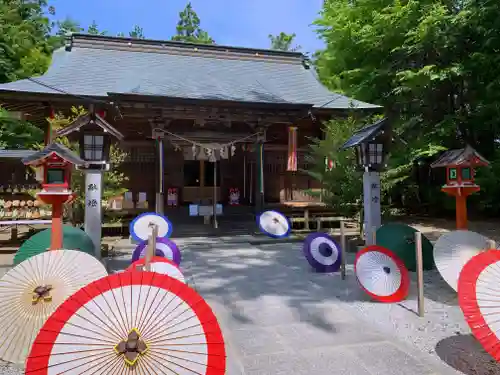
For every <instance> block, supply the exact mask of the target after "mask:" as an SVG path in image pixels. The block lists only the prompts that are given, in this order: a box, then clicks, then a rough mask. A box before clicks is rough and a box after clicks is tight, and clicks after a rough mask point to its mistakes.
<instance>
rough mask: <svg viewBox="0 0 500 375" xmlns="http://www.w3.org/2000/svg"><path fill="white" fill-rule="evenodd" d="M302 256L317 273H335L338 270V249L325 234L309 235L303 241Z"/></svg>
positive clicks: (339, 254)
mask: <svg viewBox="0 0 500 375" xmlns="http://www.w3.org/2000/svg"><path fill="white" fill-rule="evenodd" d="M303 252H304V255H305V257H306V259H307V261H308V262H309V264H310V265H311V267H313V268H314V269H315V270H316V271H318V272H336V271H338V270H339V268H340V263H341V253H340V247H339V245H337V243H336V242H335V241H334V239H333V238H332V237H330V236H329V235H327V234H325V233H311V234H310V235H308V236H307V237H306V239H305V240H304V246H303Z"/></svg>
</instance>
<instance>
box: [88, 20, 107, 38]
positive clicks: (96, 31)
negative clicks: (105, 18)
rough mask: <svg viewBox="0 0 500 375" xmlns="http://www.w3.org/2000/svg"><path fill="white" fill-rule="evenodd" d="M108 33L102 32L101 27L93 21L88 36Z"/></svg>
mask: <svg viewBox="0 0 500 375" xmlns="http://www.w3.org/2000/svg"><path fill="white" fill-rule="evenodd" d="M107 33H108V32H107V31H100V30H99V26H98V25H97V23H96V22H95V20H94V21H92V24H91V25H90V26H89V27H88V28H87V34H91V35H106V34H107Z"/></svg>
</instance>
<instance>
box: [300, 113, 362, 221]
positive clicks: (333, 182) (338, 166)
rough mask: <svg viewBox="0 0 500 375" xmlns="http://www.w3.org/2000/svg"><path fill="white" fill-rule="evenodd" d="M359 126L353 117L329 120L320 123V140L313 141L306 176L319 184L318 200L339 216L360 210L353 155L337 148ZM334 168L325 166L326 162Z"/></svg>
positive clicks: (360, 181)
mask: <svg viewBox="0 0 500 375" xmlns="http://www.w3.org/2000/svg"><path fill="white" fill-rule="evenodd" d="M359 125H360V123H359V122H358V121H357V120H356V119H355V118H354V117H349V118H347V119H339V120H331V121H328V122H326V123H325V124H324V134H325V137H324V139H321V140H320V139H314V140H313V143H312V145H311V154H310V155H309V157H308V158H309V162H311V165H313V167H312V168H311V169H309V170H308V171H307V173H308V174H309V175H310V176H312V177H314V178H316V179H318V180H319V181H321V182H322V185H323V191H322V200H323V202H325V203H327V204H328V205H329V206H330V207H332V208H333V209H334V210H335V212H337V213H338V214H339V215H345V216H354V215H356V214H357V213H358V212H359V211H360V209H361V202H362V199H361V197H362V192H363V186H362V180H361V178H360V173H358V172H357V171H356V164H355V160H354V154H353V153H352V152H350V151H342V150H341V149H340V148H341V146H342V144H343V143H344V142H345V140H346V139H347V138H349V137H350V136H351V134H352V129H353V128H354V127H356V126H359ZM329 160H332V161H333V162H334V167H333V168H331V169H330V168H329V167H328V165H327V164H328V161H329Z"/></svg>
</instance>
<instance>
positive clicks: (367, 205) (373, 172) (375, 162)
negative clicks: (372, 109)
mask: <svg viewBox="0 0 500 375" xmlns="http://www.w3.org/2000/svg"><path fill="white" fill-rule="evenodd" d="M391 142H392V135H391V130H390V127H389V121H388V120H387V119H386V118H383V119H381V120H378V121H377V122H375V123H373V124H371V125H368V126H365V127H364V128H362V129H360V130H358V131H357V132H356V133H354V135H353V136H352V137H351V138H349V139H348V140H347V142H346V143H344V145H343V146H342V149H343V150H345V149H348V148H354V151H355V154H356V164H357V167H358V169H359V170H361V171H363V207H364V226H365V242H366V245H367V246H368V245H374V244H375V241H374V237H375V236H374V232H375V231H376V230H377V229H378V228H379V227H380V226H381V224H382V215H381V211H380V172H381V171H383V170H384V168H385V167H386V166H387V165H386V161H387V157H388V151H389V145H390V143H391Z"/></svg>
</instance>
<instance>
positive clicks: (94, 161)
mask: <svg viewBox="0 0 500 375" xmlns="http://www.w3.org/2000/svg"><path fill="white" fill-rule="evenodd" d="M79 145H80V157H81V158H82V159H83V160H85V161H86V162H87V163H88V164H89V167H90V166H92V167H93V168H92V169H103V170H109V150H110V148H111V138H110V135H109V133H108V132H107V131H104V130H102V131H89V130H85V129H84V130H83V131H82V132H81V134H80V140H79Z"/></svg>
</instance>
